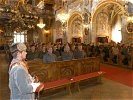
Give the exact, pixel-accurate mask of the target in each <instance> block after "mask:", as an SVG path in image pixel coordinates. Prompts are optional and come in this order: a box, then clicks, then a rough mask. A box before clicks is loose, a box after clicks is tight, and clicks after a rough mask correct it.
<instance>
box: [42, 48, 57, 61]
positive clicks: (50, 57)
mask: <svg viewBox="0 0 133 100" xmlns="http://www.w3.org/2000/svg"><path fill="white" fill-rule="evenodd" d="M52 51H53V49H52V47H47V53H45V54H44V55H43V62H44V63H51V62H54V61H56V60H57V57H56V55H55V54H53V53H52Z"/></svg>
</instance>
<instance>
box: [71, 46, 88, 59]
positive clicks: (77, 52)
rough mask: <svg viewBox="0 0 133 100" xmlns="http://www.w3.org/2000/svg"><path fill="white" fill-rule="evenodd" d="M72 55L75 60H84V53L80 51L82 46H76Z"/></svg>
mask: <svg viewBox="0 0 133 100" xmlns="http://www.w3.org/2000/svg"><path fill="white" fill-rule="evenodd" d="M73 54H74V58H75V59H80V58H85V57H86V53H85V51H84V50H83V49H82V45H78V49H77V50H74V52H73Z"/></svg>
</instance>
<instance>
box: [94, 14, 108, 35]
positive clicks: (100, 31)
mask: <svg viewBox="0 0 133 100" xmlns="http://www.w3.org/2000/svg"><path fill="white" fill-rule="evenodd" d="M96 20H97V21H96V23H97V24H96V25H97V32H96V34H97V36H108V33H109V32H108V31H109V30H108V15H107V14H106V13H104V12H101V13H99V14H98V15H97V19H96Z"/></svg>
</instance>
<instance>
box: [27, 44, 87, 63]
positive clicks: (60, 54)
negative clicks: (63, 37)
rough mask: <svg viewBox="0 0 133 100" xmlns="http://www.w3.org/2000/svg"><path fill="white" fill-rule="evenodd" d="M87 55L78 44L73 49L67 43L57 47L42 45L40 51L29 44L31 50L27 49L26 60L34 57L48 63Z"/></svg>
mask: <svg viewBox="0 0 133 100" xmlns="http://www.w3.org/2000/svg"><path fill="white" fill-rule="evenodd" d="M85 57H87V55H86V52H85V51H84V50H83V49H82V45H78V46H77V48H76V49H75V50H74V51H71V49H70V47H69V45H68V44H67V45H65V46H64V47H63V48H60V49H57V46H56V45H54V46H51V45H50V46H47V47H46V46H43V48H42V51H39V52H38V51H36V49H35V46H34V45H32V46H31V50H30V51H27V60H33V59H36V58H40V59H43V62H44V63H50V62H54V61H61V60H72V59H80V58H85Z"/></svg>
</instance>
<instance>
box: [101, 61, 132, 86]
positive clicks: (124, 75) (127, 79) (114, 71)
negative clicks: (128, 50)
mask: <svg viewBox="0 0 133 100" xmlns="http://www.w3.org/2000/svg"><path fill="white" fill-rule="evenodd" d="M101 71H105V72H106V74H105V75H104V77H106V78H108V79H111V80H113V81H116V82H119V83H122V84H125V85H127V86H130V87H133V70H127V69H123V68H118V67H114V66H111V65H104V64H102V65H101Z"/></svg>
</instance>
